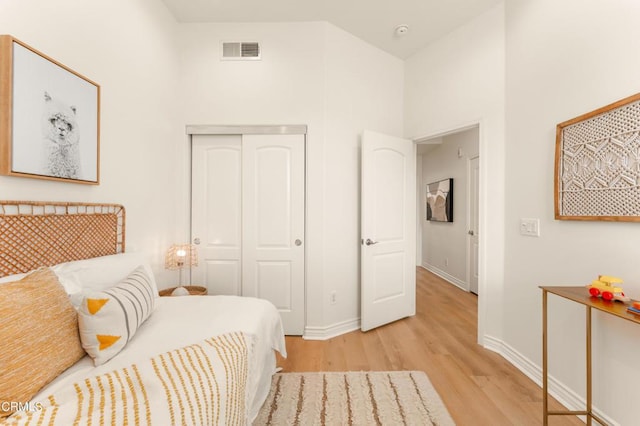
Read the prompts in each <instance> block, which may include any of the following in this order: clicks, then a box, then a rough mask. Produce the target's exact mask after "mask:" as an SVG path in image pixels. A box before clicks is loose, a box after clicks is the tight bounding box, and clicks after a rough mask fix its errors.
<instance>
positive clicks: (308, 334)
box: [302, 318, 360, 340]
mask: <svg viewBox="0 0 640 426" xmlns="http://www.w3.org/2000/svg"><path fill="white" fill-rule="evenodd" d="M359 329H360V318H354V319H351V320H346V321H342V322H337V323H335V324H331V325H329V326H327V327H305V328H304V334H303V335H302V338H303V339H305V340H328V339H331V338H332V337H336V336H339V335H341V334H345V333H349V332H350V331H354V330H359Z"/></svg>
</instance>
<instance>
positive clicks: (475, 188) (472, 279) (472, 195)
mask: <svg viewBox="0 0 640 426" xmlns="http://www.w3.org/2000/svg"><path fill="white" fill-rule="evenodd" d="M479 194H480V158H479V157H475V158H472V159H471V160H469V257H468V259H469V262H468V264H469V273H468V275H469V291H471V292H472V293H475V294H478V247H479V245H478V244H479V243H478V240H479V236H478V228H479V226H478V224H479V206H480V204H479V201H480V198H479V197H480V195H479Z"/></svg>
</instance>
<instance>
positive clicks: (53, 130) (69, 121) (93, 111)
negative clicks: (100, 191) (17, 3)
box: [0, 35, 100, 185]
mask: <svg viewBox="0 0 640 426" xmlns="http://www.w3.org/2000/svg"><path fill="white" fill-rule="evenodd" d="M0 174H2V175H7V176H20V177H30V178H37V179H47V180H54V181H61V182H74V183H83V184H90V185H98V184H99V183H100V86H99V85H98V84H96V83H95V82H93V81H91V80H89V79H87V78H86V77H84V76H82V75H80V74H78V73H77V72H75V71H73V70H72V69H70V68H68V67H66V66H64V65H63V64H61V63H59V62H57V61H55V60H54V59H52V58H50V57H48V56H46V55H45V54H43V53H41V52H39V51H37V50H35V49H34V48H32V47H30V46H28V45H27V44H25V43H23V42H21V41H19V40H17V39H16V38H14V37H12V36H10V35H0Z"/></svg>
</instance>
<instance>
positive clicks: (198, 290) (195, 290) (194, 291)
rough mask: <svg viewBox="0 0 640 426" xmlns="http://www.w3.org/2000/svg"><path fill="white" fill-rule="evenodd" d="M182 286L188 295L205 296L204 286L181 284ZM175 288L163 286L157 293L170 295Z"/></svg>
mask: <svg viewBox="0 0 640 426" xmlns="http://www.w3.org/2000/svg"><path fill="white" fill-rule="evenodd" d="M183 287H184V288H186V289H187V291H188V292H189V295H190V296H206V295H207V288H206V287H201V286H199V285H183ZM175 289H176V287H171V288H165V289H164V290H160V291H159V292H158V293H159V294H160V296H171V293H172V292H173V290H175Z"/></svg>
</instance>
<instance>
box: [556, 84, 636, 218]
mask: <svg viewBox="0 0 640 426" xmlns="http://www.w3.org/2000/svg"><path fill="white" fill-rule="evenodd" d="M554 192H555V218H556V219H559V220H599V221H628V222H640V93H638V94H636V95H633V96H630V97H628V98H625V99H622V100H620V101H618V102H615V103H612V104H611V105H607V106H605V107H602V108H600V109H597V110H595V111H592V112H589V113H587V114H584V115H581V116H579V117H576V118H574V119H571V120H568V121H565V122H563V123H560V124H558V125H557V128H556V155H555V185H554Z"/></svg>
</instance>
